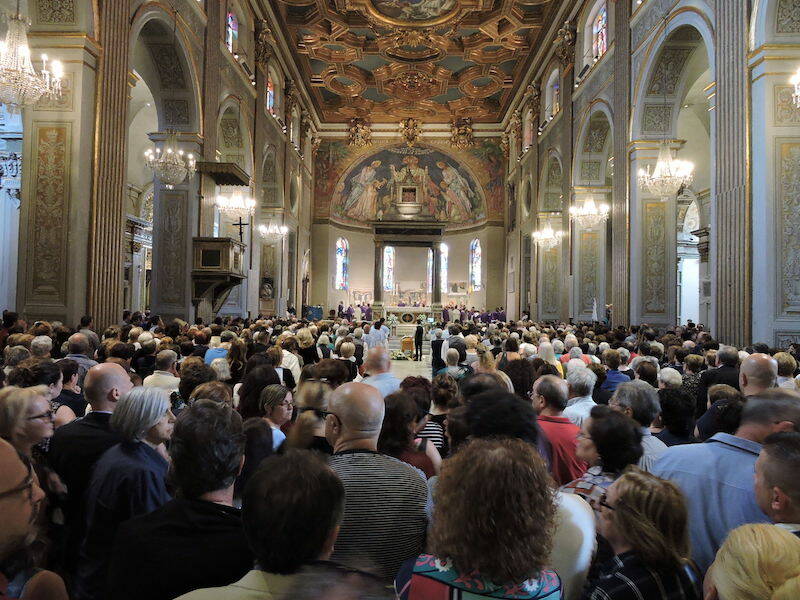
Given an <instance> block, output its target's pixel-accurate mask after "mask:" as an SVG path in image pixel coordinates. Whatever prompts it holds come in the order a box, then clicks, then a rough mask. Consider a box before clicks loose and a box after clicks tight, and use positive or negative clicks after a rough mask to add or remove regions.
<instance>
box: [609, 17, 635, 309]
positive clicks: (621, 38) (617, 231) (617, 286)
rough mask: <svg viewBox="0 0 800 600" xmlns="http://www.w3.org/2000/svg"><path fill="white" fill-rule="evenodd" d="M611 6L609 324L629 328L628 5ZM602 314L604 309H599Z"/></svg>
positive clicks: (629, 66)
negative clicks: (612, 33) (611, 164)
mask: <svg viewBox="0 0 800 600" xmlns="http://www.w3.org/2000/svg"><path fill="white" fill-rule="evenodd" d="M612 6H613V7H614V19H615V21H614V22H615V30H614V45H615V50H614V56H613V59H614V81H613V83H612V89H613V94H614V97H613V104H614V125H613V127H614V131H613V140H614V142H613V143H614V146H613V153H614V181H613V184H612V185H613V193H612V195H611V197H612V205H611V298H610V299H609V301H610V302H611V304H612V312H611V322H612V324H613V325H628V324H629V323H630V322H631V321H630V318H631V315H630V287H631V281H630V254H629V252H630V238H629V236H630V231H629V208H628V197H629V188H628V140H629V138H630V136H629V133H628V126H629V115H630V111H631V99H630V93H631V92H630V90H631V57H630V53H631V37H630V36H631V31H630V16H631V3H630V2H615V3H613V4H612ZM602 309H603V313H605V306H603V307H602Z"/></svg>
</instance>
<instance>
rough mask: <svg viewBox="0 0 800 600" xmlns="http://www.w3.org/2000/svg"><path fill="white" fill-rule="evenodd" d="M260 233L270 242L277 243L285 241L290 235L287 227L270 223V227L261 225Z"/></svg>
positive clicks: (259, 227)
mask: <svg viewBox="0 0 800 600" xmlns="http://www.w3.org/2000/svg"><path fill="white" fill-rule="evenodd" d="M258 233H259V234H260V235H261V237H262V238H264V239H265V240H267V241H268V242H277V241H279V240H281V239H283V238H284V237H285V236H286V234H287V233H289V228H288V227H286V225H278V224H277V223H275V222H273V221H270V222H269V225H263V224H262V225H259V226H258Z"/></svg>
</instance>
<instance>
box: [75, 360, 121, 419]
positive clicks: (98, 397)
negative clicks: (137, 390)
mask: <svg viewBox="0 0 800 600" xmlns="http://www.w3.org/2000/svg"><path fill="white" fill-rule="evenodd" d="M132 387H133V385H132V384H131V379H130V377H129V376H128V373H126V372H125V369H123V368H122V367H121V366H120V365H118V364H115V363H111V362H105V363H100V364H99V365H95V366H94V367H92V368H91V369H89V370H88V371H87V372H86V379H84V381H83V393H84V396H85V397H86V401H87V402H88V403H89V404H91V405H92V410H108V411H113V410H114V406H115V405H116V402H117V400H118V399H119V397H120V396H122V395H123V394H125V393H127V392H129V391H130V390H131V388H132Z"/></svg>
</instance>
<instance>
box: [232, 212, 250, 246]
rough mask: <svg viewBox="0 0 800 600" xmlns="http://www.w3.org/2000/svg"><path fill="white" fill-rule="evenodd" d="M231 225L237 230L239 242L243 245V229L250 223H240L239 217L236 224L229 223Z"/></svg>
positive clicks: (240, 217)
mask: <svg viewBox="0 0 800 600" xmlns="http://www.w3.org/2000/svg"><path fill="white" fill-rule="evenodd" d="M231 225H233V226H234V227H238V228H239V241H240V242H241V243H243V244H244V228H245V227H247V226H248V225H250V223H245V222H244V221H242V216H241V215H239V220H238V221H237V222H236V223H231Z"/></svg>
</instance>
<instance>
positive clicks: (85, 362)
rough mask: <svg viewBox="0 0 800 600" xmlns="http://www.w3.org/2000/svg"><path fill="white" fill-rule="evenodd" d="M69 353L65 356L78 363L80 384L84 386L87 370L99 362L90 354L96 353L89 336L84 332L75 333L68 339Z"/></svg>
mask: <svg viewBox="0 0 800 600" xmlns="http://www.w3.org/2000/svg"><path fill="white" fill-rule="evenodd" d="M67 352H68V354H67V355H66V356H65V357H64V358H69V359H70V360H74V361H75V362H76V363H78V366H79V367H80V369H78V385H79V386H81V387H83V379H84V377H86V372H87V371H88V370H89V369H91V368H92V367H93V366H95V365H96V364H97V361H96V360H93V359H92V357H91V356H90V355H94V352H93V351H92V345H91V344H90V343H89V340H88V338H87V337H86V336H85V335H83V334H82V333H73V334H72V335H71V336H69V339H68V340H67Z"/></svg>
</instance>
